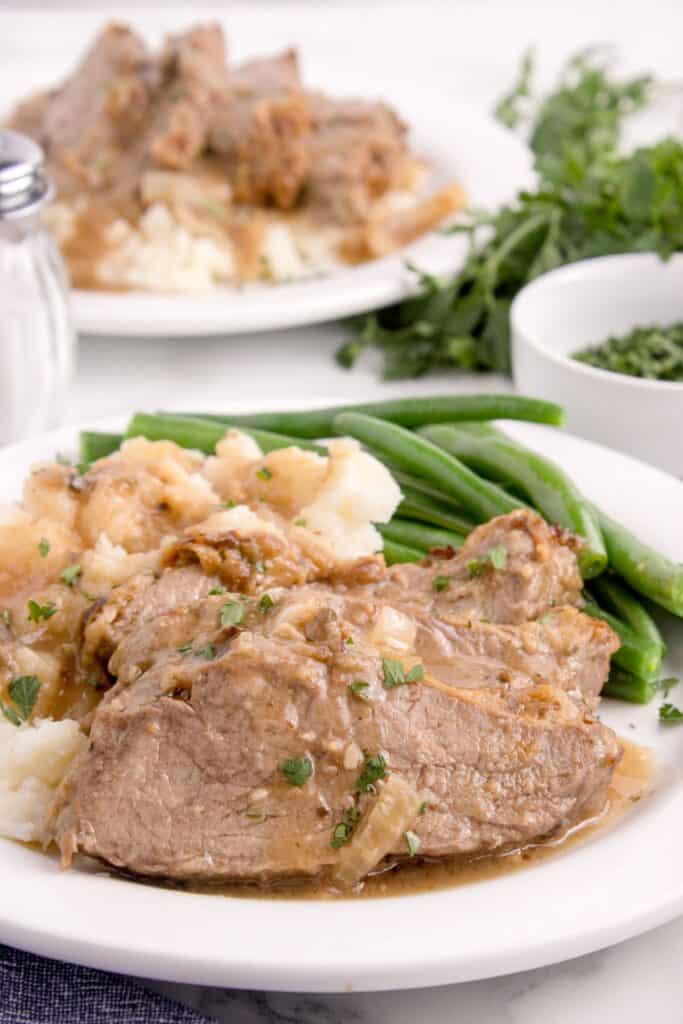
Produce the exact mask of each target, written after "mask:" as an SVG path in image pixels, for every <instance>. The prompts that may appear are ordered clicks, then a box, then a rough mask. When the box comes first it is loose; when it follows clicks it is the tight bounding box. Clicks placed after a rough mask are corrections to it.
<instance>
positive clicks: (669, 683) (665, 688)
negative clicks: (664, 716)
mask: <svg viewBox="0 0 683 1024" xmlns="http://www.w3.org/2000/svg"><path fill="white" fill-rule="evenodd" d="M678 682H679V680H678V679H676V677H675V676H671V677H670V678H669V679H660V681H659V689H660V690H661V691H662V696H663V697H668V696H669V690H671V689H672V687H674V686H677V685H678Z"/></svg>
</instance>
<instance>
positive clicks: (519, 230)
mask: <svg viewBox="0 0 683 1024" xmlns="http://www.w3.org/2000/svg"><path fill="white" fill-rule="evenodd" d="M532 75H533V61H532V58H531V56H530V55H527V56H526V57H525V58H524V60H523V63H522V68H521V73H520V76H519V79H518V81H517V82H516V83H515V86H514V87H513V89H512V90H511V91H510V92H509V93H508V94H507V95H506V96H504V97H503V99H502V100H501V101H500V102H499V104H498V106H497V108H496V115H497V117H498V118H499V120H502V121H503V122H504V123H506V124H507V125H508V126H513V127H516V126H518V125H519V124H520V123H522V122H523V120H524V109H525V107H527V108H528V107H529V106H530V104H531V102H532V101H531V95H532V87H531V83H532ZM652 87H653V83H652V80H651V79H650V78H644V77H639V78H631V79H628V80H626V81H619V80H616V79H614V78H613V77H611V76H610V74H609V73H608V71H607V70H606V69H605V67H604V66H603V65H602V64H601V63H600V62H599V60H598V58H597V56H596V55H595V53H592V52H590V51H589V52H586V53H582V54H580V55H578V56H576V57H574V58H572V60H571V61H569V63H568V64H567V66H566V67H565V69H564V71H563V74H562V78H561V81H560V84H559V87H558V88H557V89H556V91H555V92H553V93H551V94H550V95H549V96H547V97H546V98H545V100H543V101H542V102H541V103H540V104H539V105H538V106H537V108H536V110H535V113H534V114H532V116H531V131H530V145H531V148H532V150H533V153H534V157H535V168H536V173H537V186H536V188H535V189H534V190H533V191H528V192H521V193H519V195H518V196H517V199H516V200H515V202H514V203H512V204H511V205H509V206H504V207H502V208H501V209H500V210H498V211H497V212H494V213H482V212H479V211H477V212H476V213H473V214H470V216H469V218H468V220H467V222H466V223H464V224H460V225H458V226H457V227H456V228H454V229H453V230H455V231H459V232H465V233H466V234H467V235H468V236H469V239H470V252H469V256H468V258H467V261H466V263H465V266H464V267H463V269H462V270H461V271H460V273H459V274H457V275H456V276H455V277H454V278H451V279H448V280H439V279H436V278H433V277H430V276H428V275H425V274H420V275H419V276H420V284H421V290H420V293H419V294H418V295H417V296H416V297H414V298H411V299H407V300H406V301H404V302H401V303H399V304H398V305H395V306H391V307H388V308H386V309H383V310H381V311H380V312H379V313H377V314H374V315H372V316H368V317H365V318H364V319H363V320H362V321H361V322H360V324H359V331H358V334H357V336H356V337H355V338H353V339H352V340H351V341H349V342H347V343H346V344H345V345H344V346H343V347H342V348H341V349H340V350H339V352H338V354H337V359H338V361H339V362H340V363H341V364H342V365H343V366H347V367H348V366H352V365H353V363H354V362H355V360H356V358H357V357H358V356H359V355H360V353H361V352H362V351H363V349H364V348H366V347H367V346H371V345H372V346H377V347H378V348H379V349H380V350H381V352H382V354H383V358H384V375H385V377H387V378H398V377H417V376H419V375H421V374H424V373H426V372H427V371H428V370H431V369H434V368H439V367H442V368H443V367H451V368H453V369H458V370H478V371H486V370H495V371H498V372H500V373H509V372H510V345H509V310H510V304H511V302H512V299H513V298H514V297H515V295H516V294H517V292H518V291H519V290H520V289H521V288H522V287H523V286H524V285H525V284H527V283H528V282H529V281H531V280H533V279H534V278H535V277H537V276H538V275H539V274H542V273H544V272H545V271H548V270H552V269H553V268H554V267H558V266H562V265H563V264H566V263H571V262H574V261H575V260H580V259H585V258H589V257H592V256H603V255H608V254H611V253H621V252H644V251H655V252H658V253H659V254H660V255H661V256H662V257H664V258H666V257H667V256H669V255H670V254H671V253H672V252H675V251H677V250H680V249H683V144H682V143H681V141H679V140H678V139H674V138H665V139H662V141H661V142H658V143H657V144H656V145H653V146H649V147H646V148H640V149H637V150H636V151H634V152H633V153H631V154H629V155H626V156H625V155H622V154H620V153H619V149H618V146H619V138H620V134H621V127H622V125H623V121H624V118H625V117H627V116H628V115H629V114H631V113H633V112H634V111H636V110H638V109H640V108H642V107H644V106H645V105H646V104H647V103H648V102H649V100H650V98H651V94H652ZM416 272H417V273H418V274H419V271H416Z"/></svg>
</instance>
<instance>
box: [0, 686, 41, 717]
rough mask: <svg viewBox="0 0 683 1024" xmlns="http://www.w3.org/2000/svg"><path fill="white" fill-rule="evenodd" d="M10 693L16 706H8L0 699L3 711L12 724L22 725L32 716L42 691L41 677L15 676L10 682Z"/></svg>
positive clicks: (0, 706)
mask: <svg viewBox="0 0 683 1024" xmlns="http://www.w3.org/2000/svg"><path fill="white" fill-rule="evenodd" d="M8 693H9V696H10V697H11V699H12V701H13V703H14V707H13V708H12V707H8V706H7V705H6V704H3V703H2V702H1V701H0V708H1V709H2V713H3V715H4V716H5V718H6V719H7V720H8V721H10V722H11V723H12V725H21V723H22V722H26V721H28V719H29V718H30V717H31V712H32V711H33V708H34V707H35V704H36V701H37V700H38V694H39V693H40V679H38V676H15V677H14V679H13V680H12V682H11V683H10V684H9V689H8Z"/></svg>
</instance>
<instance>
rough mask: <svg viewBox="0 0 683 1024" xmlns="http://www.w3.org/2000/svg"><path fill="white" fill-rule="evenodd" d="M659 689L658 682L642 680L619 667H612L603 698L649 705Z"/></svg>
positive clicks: (603, 691) (602, 693)
mask: <svg viewBox="0 0 683 1024" xmlns="http://www.w3.org/2000/svg"><path fill="white" fill-rule="evenodd" d="M657 689H658V683H657V680H652V679H642V678H641V677H640V676H634V675H633V674H632V673H631V672H625V671H624V669H622V668H619V667H618V666H617V665H612V667H611V669H610V673H609V678H608V679H607V682H606V683H605V685H604V686H603V688H602V691H601V696H602V697H612V698H614V699H615V700H627V701H630V702H631V703H632V704H648V703H649V702H650V701H651V700H652V698H653V697H654V695H655V694H656V692H657Z"/></svg>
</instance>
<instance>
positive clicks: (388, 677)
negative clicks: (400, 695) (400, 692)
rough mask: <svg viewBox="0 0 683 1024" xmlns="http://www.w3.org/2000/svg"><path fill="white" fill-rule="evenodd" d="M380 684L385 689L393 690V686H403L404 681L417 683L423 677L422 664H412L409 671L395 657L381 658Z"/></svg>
mask: <svg viewBox="0 0 683 1024" xmlns="http://www.w3.org/2000/svg"><path fill="white" fill-rule="evenodd" d="M382 674H383V678H382V684H383V686H384V688H385V689H387V690H393V688H394V687H395V686H405V685H406V683H419V682H420V681H421V680H422V679H424V674H425V670H424V666H423V665H421V664H419V663H418V664H417V665H413V667H412V668H411V669H410V671H409V672H406V670H405V669H404V667H403V662H401V661H398V660H396V659H395V658H382Z"/></svg>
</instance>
